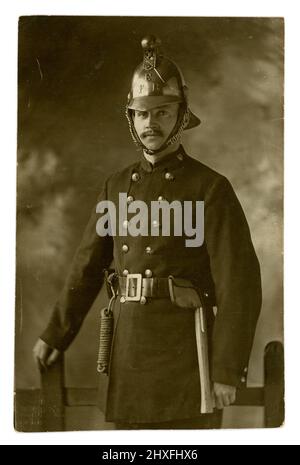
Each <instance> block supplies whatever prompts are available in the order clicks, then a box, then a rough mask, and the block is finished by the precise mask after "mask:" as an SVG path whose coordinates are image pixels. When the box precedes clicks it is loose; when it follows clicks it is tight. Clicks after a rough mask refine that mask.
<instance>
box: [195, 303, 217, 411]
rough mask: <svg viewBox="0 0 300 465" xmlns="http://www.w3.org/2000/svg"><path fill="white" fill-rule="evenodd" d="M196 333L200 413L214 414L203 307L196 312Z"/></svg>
mask: <svg viewBox="0 0 300 465" xmlns="http://www.w3.org/2000/svg"><path fill="white" fill-rule="evenodd" d="M195 332H196V342H197V355H198V364H199V372H200V373H199V374H200V388H201V409H200V413H212V412H213V400H212V394H211V386H210V377H209V364H208V348H207V329H206V319H205V313H204V310H203V307H199V308H196V310H195Z"/></svg>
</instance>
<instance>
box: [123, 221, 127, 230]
mask: <svg viewBox="0 0 300 465" xmlns="http://www.w3.org/2000/svg"><path fill="white" fill-rule="evenodd" d="M123 228H124V229H127V228H128V220H124V221H123Z"/></svg>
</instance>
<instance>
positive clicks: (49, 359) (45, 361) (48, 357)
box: [33, 339, 60, 370]
mask: <svg viewBox="0 0 300 465" xmlns="http://www.w3.org/2000/svg"><path fill="white" fill-rule="evenodd" d="M59 354H60V352H59V350H57V349H53V348H52V347H50V346H49V345H48V344H47V343H46V342H44V341H42V339H38V340H37V342H36V344H35V346H34V348H33V358H34V360H35V362H36V364H37V366H38V368H39V369H45V370H47V368H48V367H49V366H50V365H52V363H54V362H55V361H56V360H57V358H58V356H59Z"/></svg>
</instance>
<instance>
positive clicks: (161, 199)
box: [157, 195, 165, 202]
mask: <svg viewBox="0 0 300 465" xmlns="http://www.w3.org/2000/svg"><path fill="white" fill-rule="evenodd" d="M157 200H158V201H159V202H162V201H163V200H165V199H164V198H163V196H162V195H160V196H159V197H158V199H157Z"/></svg>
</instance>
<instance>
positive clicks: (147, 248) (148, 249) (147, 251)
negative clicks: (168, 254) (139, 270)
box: [145, 245, 152, 254]
mask: <svg viewBox="0 0 300 465" xmlns="http://www.w3.org/2000/svg"><path fill="white" fill-rule="evenodd" d="M145 250H146V253H148V254H151V253H152V248H151V247H150V245H148V247H146V249H145Z"/></svg>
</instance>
